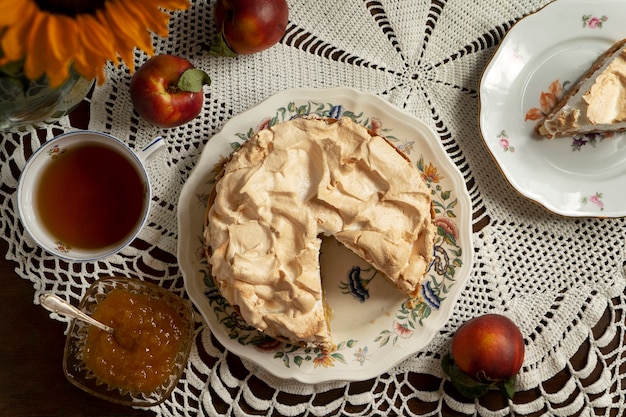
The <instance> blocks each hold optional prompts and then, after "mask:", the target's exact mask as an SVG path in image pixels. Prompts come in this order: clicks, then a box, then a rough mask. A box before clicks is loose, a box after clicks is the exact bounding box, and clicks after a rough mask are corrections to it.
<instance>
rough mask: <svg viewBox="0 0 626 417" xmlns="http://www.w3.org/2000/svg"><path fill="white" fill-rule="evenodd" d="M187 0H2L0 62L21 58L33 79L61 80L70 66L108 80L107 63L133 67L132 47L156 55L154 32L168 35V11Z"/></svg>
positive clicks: (179, 7)
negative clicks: (106, 76) (105, 69)
mask: <svg viewBox="0 0 626 417" xmlns="http://www.w3.org/2000/svg"><path fill="white" fill-rule="evenodd" d="M188 7H189V0H0V66H2V65H6V64H8V63H12V62H18V61H23V66H24V73H25V75H26V77H27V78H29V79H31V80H34V79H37V78H39V77H41V76H43V75H47V76H48V81H49V83H50V85H51V86H53V87H54V86H58V85H60V84H61V83H62V82H63V81H64V80H65V79H66V78H67V77H68V75H69V71H70V66H73V67H74V68H75V69H76V71H78V73H80V74H81V75H82V76H83V77H85V78H87V79H97V80H98V83H99V84H101V83H102V82H104V79H105V76H104V66H105V65H106V63H107V62H109V61H111V62H113V63H115V64H116V65H118V64H119V63H120V59H121V60H122V61H124V62H126V64H127V65H128V67H129V69H130V70H131V72H132V71H134V49H135V48H139V49H141V50H143V51H144V52H146V53H147V54H148V55H153V54H154V47H153V45H152V35H151V32H152V33H155V34H157V35H159V36H161V37H166V36H167V34H168V23H169V18H170V15H169V13H168V12H167V10H170V11H174V10H184V9H187V8H188Z"/></svg>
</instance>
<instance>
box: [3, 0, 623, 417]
mask: <svg viewBox="0 0 626 417" xmlns="http://www.w3.org/2000/svg"><path fill="white" fill-rule="evenodd" d="M558 1H568V0H558ZM214 3H215V1H207V2H201V1H196V2H193V5H192V7H191V9H189V10H187V11H184V12H179V13H176V14H175V15H174V16H173V19H172V21H171V34H170V36H169V38H168V39H166V40H162V39H155V45H156V50H157V52H159V53H170V54H175V55H180V56H184V57H188V58H189V59H190V60H191V61H192V62H194V63H195V64H196V65H197V66H199V67H202V68H203V69H205V70H206V71H207V72H208V73H209V75H210V76H211V78H212V81H213V82H212V85H211V86H210V87H208V88H206V87H205V88H206V90H205V91H206V101H205V106H204V109H203V112H202V115H201V116H200V117H199V118H197V119H196V120H194V121H193V122H191V123H190V124H189V125H186V126H182V127H178V128H173V129H168V130H164V129H158V128H155V127H152V126H150V125H148V124H146V123H144V122H143V121H141V120H140V119H139V118H138V116H137V115H136V113H134V112H133V108H132V105H131V102H130V98H129V92H128V90H129V89H128V86H129V82H130V77H131V75H130V74H129V72H128V69H127V68H126V67H125V66H124V67H114V66H113V65H110V66H109V67H107V77H108V78H107V81H106V82H105V83H104V84H103V85H101V86H97V87H96V88H95V90H94V92H93V94H92V97H91V99H90V112H91V119H90V123H89V128H91V129H95V130H100V131H105V132H108V133H111V134H113V135H115V136H117V137H119V138H122V139H123V140H125V141H126V142H127V143H128V144H129V145H130V146H131V147H133V148H141V147H142V146H144V145H145V144H147V143H148V142H149V141H150V140H151V138H153V137H155V136H157V135H163V136H164V137H165V139H166V142H167V150H166V151H165V152H162V153H161V154H159V155H158V156H157V157H156V159H155V160H153V161H152V162H151V163H150V165H149V170H150V175H151V178H152V183H153V187H154V193H153V194H154V198H153V209H152V211H151V214H150V218H149V221H148V223H147V226H146V227H145V229H144V230H143V231H142V232H141V234H140V236H139V238H138V239H137V240H136V241H135V242H133V244H132V245H131V246H130V247H128V248H127V249H125V250H124V251H123V252H121V253H120V254H118V255H115V256H112V257H109V258H106V259H104V260H101V261H97V262H93V263H68V262H65V261H62V260H60V259H58V258H56V257H54V256H51V255H49V254H47V253H45V252H43V251H42V250H40V249H39V248H38V247H37V246H36V245H35V243H34V241H33V240H32V239H31V238H30V237H29V236H28V235H27V234H26V233H25V232H24V228H23V226H22V225H21V223H20V220H19V218H18V214H17V208H16V188H17V181H18V177H19V173H20V170H21V169H22V168H23V167H24V165H25V163H26V160H27V157H28V155H29V154H30V153H31V152H32V150H33V149H36V148H37V147H38V146H39V144H40V143H41V141H43V140H45V139H47V138H50V137H52V136H54V135H56V134H59V133H61V132H64V131H69V130H73V129H75V128H74V127H73V126H71V125H70V120H69V118H67V117H66V118H63V119H61V120H59V121H57V122H55V123H53V124H50V125H48V126H47V127H45V128H44V129H43V130H40V131H39V135H37V134H35V132H34V131H32V132H21V133H15V134H5V135H2V147H1V149H0V161H1V162H0V163H1V168H0V170H1V172H2V187H1V188H0V207H1V215H0V230H1V232H2V238H4V239H5V240H7V241H8V242H9V252H8V253H7V258H8V259H10V260H15V261H16V262H17V263H18V264H19V268H18V273H19V275H20V276H21V277H23V278H24V279H29V280H31V281H32V283H33V286H34V289H35V294H34V299H33V301H34V302H35V303H38V301H37V300H38V298H39V295H40V294H41V293H43V292H45V291H52V292H55V293H57V294H59V295H62V296H64V297H65V298H67V299H69V300H71V301H72V302H74V303H75V304H77V303H78V301H79V300H80V298H81V296H82V294H83V293H84V292H85V290H86V289H87V287H88V285H89V284H90V283H91V282H93V280H94V279H96V278H97V277H101V276H106V275H124V276H132V277H142V278H146V279H150V280H154V281H156V282H159V283H161V285H162V286H164V287H166V288H169V289H171V290H172V291H174V292H176V293H179V294H183V295H184V293H185V290H184V284H183V277H182V274H181V271H180V269H179V266H178V264H177V258H176V251H177V237H178V233H177V220H176V209H177V204H178V198H179V194H180V190H181V187H182V186H183V184H184V183H185V180H186V178H187V177H188V176H189V174H190V172H191V170H192V168H193V167H194V164H195V162H196V161H197V159H198V157H199V155H200V153H201V152H202V150H203V147H204V145H205V144H206V142H207V140H209V138H211V136H212V135H214V134H215V133H216V132H218V131H219V130H220V128H221V127H222V126H223V125H224V123H225V122H227V121H228V120H229V119H230V118H231V117H232V116H234V115H237V114H238V113H240V112H242V111H244V110H246V109H248V108H250V107H252V106H254V105H256V104H258V103H259V102H261V101H263V100H264V99H266V98H268V97H270V96H271V95H273V94H275V93H277V92H279V91H282V90H285V89H288V88H297V87H306V88H325V87H335V86H349V87H354V88H356V89H358V90H362V91H365V92H370V93H373V94H376V95H379V96H381V97H383V98H384V99H386V100H388V101H389V102H390V103H392V104H393V105H395V106H397V107H398V108H400V109H402V110H404V111H406V112H408V113H410V114H413V115H415V116H417V117H418V118H419V119H421V120H423V121H424V122H425V123H426V124H428V125H429V126H430V127H431V128H432V129H433V130H434V131H435V132H436V134H437V135H438V136H439V137H440V139H441V142H442V143H443V145H444V147H445V148H446V150H447V152H448V153H449V155H450V156H451V158H452V159H453V160H454V162H455V163H456V164H457V166H458V167H459V169H460V170H461V172H462V174H463V176H464V178H465V180H466V184H467V188H468V190H469V193H470V196H471V198H472V202H473V209H474V216H473V219H474V224H473V226H474V233H473V244H474V247H475V253H474V261H475V264H474V268H473V270H472V272H471V276H470V277H469V280H468V283H467V286H466V289H465V291H464V292H463V294H462V295H461V297H460V299H459V300H458V302H457V304H456V306H455V307H454V311H453V315H452V318H451V319H450V320H449V321H448V323H447V324H446V325H445V327H444V328H443V329H441V331H440V332H439V333H438V334H437V336H436V337H435V338H434V339H433V340H432V341H431V343H430V344H428V346H427V347H426V348H425V349H424V350H422V351H420V352H419V353H417V354H416V355H414V356H412V357H410V358H409V359H407V360H405V361H404V362H402V363H401V364H399V365H397V366H396V367H394V368H393V369H390V370H389V371H388V372H387V373H385V374H383V375H381V376H378V377H376V378H373V379H371V380H368V381H362V382H352V383H339V382H334V383H322V384H317V385H306V384H301V383H294V382H293V381H289V380H282V379H279V378H277V377H274V376H272V375H270V374H269V373H267V372H265V371H263V370H262V369H260V368H258V367H255V366H254V365H253V364H251V363H248V362H246V361H243V366H241V365H242V364H241V363H240V359H239V358H237V357H236V356H235V355H232V354H230V353H228V352H227V351H225V349H224V348H223V347H222V346H221V345H220V344H219V343H218V342H217V340H216V339H214V338H213V337H212V335H211V333H210V331H209V330H208V328H207V326H206V325H205V323H203V321H202V319H201V317H200V315H199V314H198V315H196V316H197V323H196V343H195V345H194V347H193V349H192V353H191V359H190V361H189V364H188V366H187V370H186V373H185V375H184V376H183V378H182V379H181V381H180V383H179V385H178V387H177V388H176V390H175V391H174V393H173V395H172V397H171V398H170V399H169V400H167V401H166V402H165V403H163V404H162V405H160V406H157V407H153V408H152V409H153V411H154V412H155V413H156V414H157V415H158V416H178V415H203V416H204V415H207V416H213V415H241V416H251V415H259V414H263V415H266V414H272V415H288V416H296V415H298V416H299V415H316V416H326V415H354V416H357V415H359V416H360V415H372V414H380V413H386V414H391V415H393V414H403V415H418V414H425V415H438V414H457V415H458V414H464V415H492V416H503V415H513V414H514V415H541V414H545V415H572V414H576V413H580V415H591V414H593V415H606V416H609V415H623V414H624V403H626V401H625V398H624V392H626V389H625V387H624V377H623V372H624V366H625V365H624V362H625V357H626V354H625V350H624V311H623V310H624V308H626V297H625V294H624V287H625V286H624V283H625V280H624V276H623V271H622V268H623V248H624V235H625V233H626V221H625V220H624V219H621V218H620V219H601V218H591V219H588V218H580V219H578V218H563V217H559V216H557V215H554V214H551V213H549V212H548V211H547V210H544V209H543V208H541V207H540V206H538V205H537V204H535V203H533V202H530V201H528V200H526V199H524V198H523V197H521V196H520V195H519V194H518V193H516V192H515V191H514V190H513V189H512V188H511V186H510V185H509V184H508V183H507V182H506V180H505V179H504V177H503V175H502V174H501V173H500V171H499V169H498V167H497V166H496V164H495V163H494V161H493V160H492V158H491V157H490V155H489V153H488V151H487V150H486V148H485V146H484V144H483V141H482V139H481V135H480V132H479V126H478V111H479V108H478V107H479V100H478V88H479V81H480V77H481V74H482V71H483V70H484V68H485V66H486V65H487V63H488V62H489V59H490V58H491V57H492V55H493V54H494V52H495V50H496V48H497V46H498V45H499V43H500V42H501V41H502V39H503V37H504V36H505V34H506V32H507V31H508V30H509V29H511V27H512V26H513V25H514V24H515V23H516V22H517V21H519V20H520V19H522V18H524V17H525V16H527V15H529V14H531V13H534V12H536V11H537V10H539V9H540V8H542V7H543V6H544V5H546V4H547V3H549V2H548V1H546V0H519V1H501V0H473V1H465V0H449V1H445V0H430V1H429V0H376V1H371V0H363V1H356V0H355V1H346V2H320V1H312V0H288V3H289V6H290V19H289V24H288V29H287V33H286V34H285V36H284V38H283V39H282V40H281V42H280V43H279V44H277V45H276V46H274V47H273V48H271V49H269V50H267V51H265V52H262V53H258V54H255V55H251V56H241V57H239V58H235V59H233V58H219V57H214V56H210V55H209V53H208V45H209V44H210V42H211V39H212V38H213V37H214V35H215V34H216V29H215V25H214V23H213V20H212V10H213V7H214ZM609 19H610V17H609ZM609 22H610V20H609ZM606 24H608V23H606ZM620 24H621V22H620ZM135 59H136V62H135V63H136V65H140V64H141V63H143V62H144V61H145V60H146V59H147V57H146V56H145V55H142V54H139V53H138V54H137V55H136V57H135ZM487 312H497V313H502V314H505V315H507V316H509V317H511V318H513V319H514V320H515V321H516V322H517V324H518V325H519V327H520V329H521V331H522V333H523V335H524V339H525V342H526V359H525V362H524V365H523V368H522V370H521V372H520V374H519V376H518V381H517V391H518V393H517V394H516V396H515V399H514V400H513V401H507V400H505V399H504V398H503V399H502V400H501V401H500V402H499V406H497V407H496V408H495V409H494V408H493V405H492V406H491V407H490V408H487V407H486V406H485V403H484V401H483V400H482V399H481V400H477V401H470V400H466V399H464V398H462V397H460V396H459V395H458V394H455V390H454V389H453V388H452V385H451V384H450V383H449V382H447V381H446V380H445V378H444V375H443V372H442V370H441V366H440V361H441V358H442V356H443V355H445V354H446V353H447V352H448V350H449V343H450V339H451V336H452V335H453V333H454V332H455V330H456V329H457V328H458V327H459V326H460V325H461V324H462V323H463V322H465V321H466V320H468V319H470V318H472V317H475V316H478V315H481V314H484V313H487ZM607 316H608V318H609V320H608V321H609V323H610V324H609V326H608V327H607V328H606V329H605V328H599V327H598V326H596V325H597V323H598V321H599V320H600V319H601V318H602V317H605V318H606V317H607ZM575 354H579V355H580V354H582V355H585V356H586V360H585V361H584V363H585V366H584V367H582V368H581V369H577V368H575V367H574V366H573V365H572V363H571V359H572V357H573V356H574V355H575ZM620 372H621V373H622V374H620ZM557 376H561V377H563V376H565V377H564V380H566V381H567V383H565V384H560V385H558V386H555V384H554V383H552V381H554V379H555V378H556V377H557Z"/></svg>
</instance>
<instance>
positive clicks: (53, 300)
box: [39, 294, 114, 334]
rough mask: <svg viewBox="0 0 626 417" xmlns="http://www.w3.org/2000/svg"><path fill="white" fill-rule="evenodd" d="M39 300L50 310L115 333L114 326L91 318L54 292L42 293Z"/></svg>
mask: <svg viewBox="0 0 626 417" xmlns="http://www.w3.org/2000/svg"><path fill="white" fill-rule="evenodd" d="M39 302H40V303H41V305H42V306H43V307H44V308H45V309H46V310H48V311H51V312H53V313H57V314H62V315H64V316H68V317H72V318H75V319H78V320H82V321H85V322H87V323H89V324H91V325H93V326H96V327H97V328H99V329H101V330H104V331H105V332H108V333H111V334H113V331H114V330H113V328H112V327H109V326H107V325H106V324H104V323H100V322H99V321H97V320H95V319H93V318H91V317H90V316H88V315H87V314H85V313H83V312H82V311H80V310H79V309H78V308H76V307H74V306H73V305H71V304H70V303H68V302H66V301H65V300H63V299H62V298H60V297H58V296H56V295H54V294H42V295H41V296H40V297H39Z"/></svg>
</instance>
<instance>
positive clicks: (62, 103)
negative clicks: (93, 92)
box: [0, 68, 93, 132]
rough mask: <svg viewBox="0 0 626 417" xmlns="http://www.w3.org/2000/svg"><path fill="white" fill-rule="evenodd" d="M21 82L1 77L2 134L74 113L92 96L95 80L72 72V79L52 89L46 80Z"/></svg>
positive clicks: (0, 115)
mask: <svg viewBox="0 0 626 417" xmlns="http://www.w3.org/2000/svg"><path fill="white" fill-rule="evenodd" d="M24 80H25V78H22V82H20V80H19V79H16V78H15V77H12V78H9V77H4V76H0V132H8V131H12V130H21V129H24V128H26V127H29V126H34V127H38V126H41V125H42V124H43V123H46V122H52V121H54V120H56V119H59V118H60V117H62V116H64V115H66V114H68V113H69V112H70V111H72V110H73V109H74V108H75V107H76V106H77V105H78V104H79V103H80V102H81V101H82V100H83V99H84V98H85V97H86V96H87V94H88V93H89V90H90V89H91V87H92V85H93V80H87V79H86V78H84V77H82V76H81V75H80V74H78V73H77V72H76V71H75V70H74V69H73V68H72V69H70V75H69V77H68V78H67V79H66V80H65V81H64V82H63V84H61V85H60V86H58V87H56V88H51V87H50V85H49V84H48V82H47V78H46V77H41V78H39V79H37V80H30V81H26V82H24Z"/></svg>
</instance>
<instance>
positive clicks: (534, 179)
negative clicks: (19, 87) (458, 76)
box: [480, 0, 626, 217]
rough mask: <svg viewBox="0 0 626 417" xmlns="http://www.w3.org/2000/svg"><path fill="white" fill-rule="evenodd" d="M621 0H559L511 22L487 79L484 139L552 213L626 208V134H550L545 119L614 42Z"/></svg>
mask: <svg viewBox="0 0 626 417" xmlns="http://www.w3.org/2000/svg"><path fill="white" fill-rule="evenodd" d="M624 5H625V4H624V2H623V1H621V0H557V1H555V2H553V3H550V4H548V5H547V6H546V7H544V8H543V9H541V10H539V11H538V12H536V13H534V14H532V15H529V16H527V17H525V18H524V19H522V20H521V21H519V22H518V23H517V24H515V25H514V26H513V28H511V30H510V31H509V32H508V33H507V34H506V36H505V37H504V39H503V41H502V44H501V45H500V47H499V48H498V50H497V51H496V53H495V54H494V56H493V58H492V59H491V61H490V62H489V64H488V66H487V68H486V69H485V71H484V73H483V77H482V80H481V83H480V128H481V133H482V136H483V140H484V142H485V144H486V145H487V148H488V149H489V151H490V152H491V154H492V156H493V158H494V159H495V161H496V162H497V163H498V165H499V167H500V169H501V171H502V173H503V174H504V176H505V177H506V179H507V180H508V181H509V183H510V184H511V185H512V186H513V187H514V188H515V189H516V190H517V191H518V192H519V193H521V194H522V195H523V196H525V197H527V198H529V199H531V200H533V201H535V202H537V203H539V204H541V205H542V206H544V207H545V208H546V209H548V210H549V211H551V212H554V213H557V214H560V215H563V216H571V217H622V216H625V215H626V194H624V192H623V191H622V190H623V188H624V186H625V185H626V134H624V133H616V134H613V135H584V136H582V135H581V136H574V137H564V138H558V139H553V140H546V139H544V138H542V137H540V136H539V135H538V134H537V133H536V132H535V127H536V125H537V123H539V121H540V120H542V118H543V117H544V115H545V114H546V113H547V112H548V111H549V110H550V109H551V108H552V106H553V105H554V103H555V102H556V101H558V99H559V98H560V97H562V96H563V92H566V91H567V89H568V88H569V87H570V86H571V85H572V84H573V83H574V82H576V81H577V80H578V78H579V77H580V76H581V75H582V74H583V73H584V72H585V71H586V70H587V69H588V68H589V67H590V66H591V64H592V63H593V61H595V60H596V59H597V58H598V56H599V55H600V54H602V53H603V52H604V51H605V50H607V49H608V48H609V47H610V46H611V44H612V43H613V42H614V41H617V40H619V39H622V38H624V37H626V26H625V25H624V21H626V7H624Z"/></svg>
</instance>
